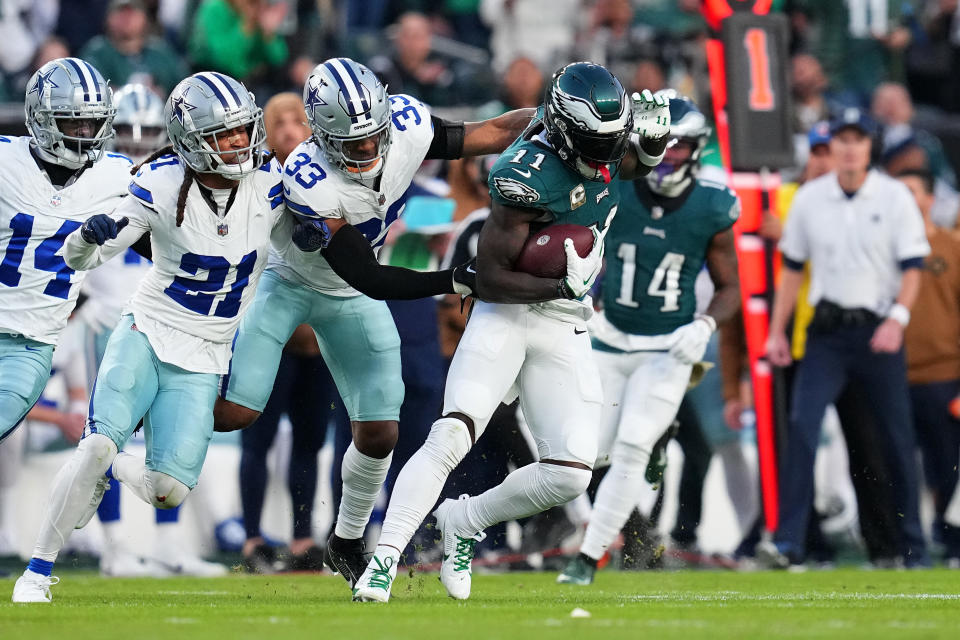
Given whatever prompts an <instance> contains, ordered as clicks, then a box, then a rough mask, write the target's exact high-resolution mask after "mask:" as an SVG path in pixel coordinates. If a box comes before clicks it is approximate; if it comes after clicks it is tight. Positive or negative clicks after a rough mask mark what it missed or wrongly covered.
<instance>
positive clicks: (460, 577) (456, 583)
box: [433, 494, 487, 600]
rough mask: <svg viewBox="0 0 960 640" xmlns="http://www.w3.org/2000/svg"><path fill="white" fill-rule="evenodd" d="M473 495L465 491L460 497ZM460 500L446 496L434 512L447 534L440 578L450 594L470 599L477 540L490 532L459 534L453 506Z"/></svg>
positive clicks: (438, 526) (441, 528)
mask: <svg viewBox="0 0 960 640" xmlns="http://www.w3.org/2000/svg"><path fill="white" fill-rule="evenodd" d="M469 497H470V496H468V495H466V494H464V495H462V496H460V500H466V499H467V498H469ZM456 503H457V501H456V500H449V499H448V500H444V501H443V503H441V504H440V506H439V507H437V510H436V511H434V512H433V516H434V517H435V518H436V519H437V528H438V529H440V531H441V532H442V535H443V562H442V563H441V564H440V582H442V583H443V586H444V587H445V588H446V589H447V594H448V595H449V596H450V597H451V598H454V599H456V600H466V599H467V598H469V597H470V585H471V582H472V580H473V570H472V568H471V565H472V563H473V554H474V550H475V548H476V546H477V543H478V542H480V541H481V540H483V539H484V538H486V537H487V534H485V533H483V532H482V531H481V532H478V533H476V534H474V535H472V536H466V537H464V536H461V535H458V534H457V532H456V530H455V529H454V528H453V527H452V526H451V525H450V522H449V517H450V510H451V509H453V508H454V506H455V505H456Z"/></svg>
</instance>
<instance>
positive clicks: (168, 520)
mask: <svg viewBox="0 0 960 640" xmlns="http://www.w3.org/2000/svg"><path fill="white" fill-rule="evenodd" d="M155 518H156V521H157V524H158V525H159V524H176V523H177V522H178V521H179V520H180V507H174V508H173V509H157V510H156V516H155Z"/></svg>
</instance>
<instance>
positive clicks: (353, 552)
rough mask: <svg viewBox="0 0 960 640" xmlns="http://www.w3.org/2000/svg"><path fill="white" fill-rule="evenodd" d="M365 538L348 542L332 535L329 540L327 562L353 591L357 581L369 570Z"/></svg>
mask: <svg viewBox="0 0 960 640" xmlns="http://www.w3.org/2000/svg"><path fill="white" fill-rule="evenodd" d="M363 551H364V544H363V538H357V539H356V540H346V539H344V538H339V537H337V534H335V533H331V534H330V537H329V538H327V557H326V558H325V560H324V561H325V562H326V563H327V566H328V567H330V570H331V571H333V572H334V573H339V574H340V575H342V576H343V578H344V579H345V580H346V581H347V584H349V585H350V588H351V589H353V588H354V586H356V584H357V580H359V579H360V576H362V575H363V572H364V571H366V569H367V561H366V560H364V559H363Z"/></svg>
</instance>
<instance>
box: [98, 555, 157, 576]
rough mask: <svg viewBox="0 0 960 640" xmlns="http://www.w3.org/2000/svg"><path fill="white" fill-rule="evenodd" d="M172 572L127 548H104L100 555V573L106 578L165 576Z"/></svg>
mask: <svg viewBox="0 0 960 640" xmlns="http://www.w3.org/2000/svg"><path fill="white" fill-rule="evenodd" d="M170 574H171V571H170V570H168V569H167V568H166V567H164V566H162V565H161V564H160V563H158V562H155V561H154V560H152V559H150V558H142V557H140V556H138V555H136V554H133V553H130V552H129V551H127V550H125V549H113V550H109V551H108V550H104V552H103V554H102V555H101V556H100V575H102V576H104V577H105V578H165V577H167V576H169V575H170Z"/></svg>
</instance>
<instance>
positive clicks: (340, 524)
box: [334, 442, 393, 540]
mask: <svg viewBox="0 0 960 640" xmlns="http://www.w3.org/2000/svg"><path fill="white" fill-rule="evenodd" d="M391 460H393V453H392V452H391V453H390V455H388V456H387V457H386V458H371V457H370V456H368V455H364V454H362V453H360V452H359V451H358V450H357V447H356V445H354V444H353V443H352V442H351V443H350V446H349V447H348V448H347V452H346V453H344V454H343V463H342V465H341V476H342V478H343V494H342V495H341V496H340V511H339V513H338V514H337V526H336V529H335V530H334V533H335V534H336V535H337V537H338V538H344V539H346V540H355V539H357V538H362V537H363V532H364V530H365V529H366V528H367V521H369V520H370V514H371V513H372V512H373V505H374V503H375V502H376V501H377V496H378V495H380V490H381V489H382V488H383V481H384V480H386V478H387V471H389V470H390V461H391Z"/></svg>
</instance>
